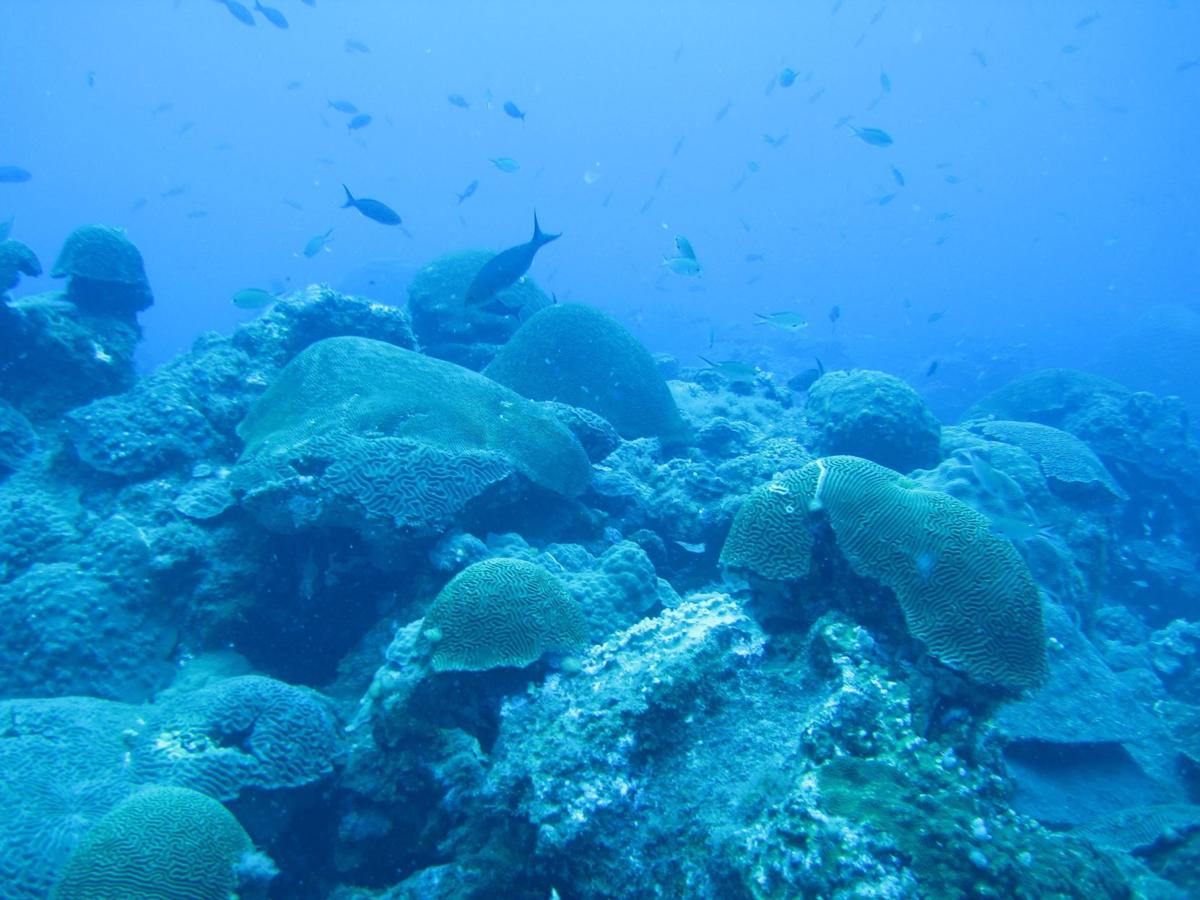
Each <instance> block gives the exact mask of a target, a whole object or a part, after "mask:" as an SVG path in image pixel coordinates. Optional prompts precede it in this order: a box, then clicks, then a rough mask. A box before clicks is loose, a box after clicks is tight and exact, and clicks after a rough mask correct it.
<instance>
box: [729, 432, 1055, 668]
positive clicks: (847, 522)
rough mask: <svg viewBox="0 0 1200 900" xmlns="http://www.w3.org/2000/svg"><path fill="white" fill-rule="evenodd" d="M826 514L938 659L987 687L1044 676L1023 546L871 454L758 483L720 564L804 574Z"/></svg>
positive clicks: (1042, 643)
mask: <svg viewBox="0 0 1200 900" xmlns="http://www.w3.org/2000/svg"><path fill="white" fill-rule="evenodd" d="M821 513H823V514H824V515H825V516H827V517H828V522H829V525H830V526H831V528H832V529H833V533H834V536H835V537H836V539H837V545H838V547H839V549H840V550H841V552H842V554H843V555H844V556H845V557H846V559H847V561H848V562H849V563H850V565H851V567H852V568H853V569H854V571H855V572H857V573H858V574H859V575H862V576H865V577H868V578H871V579H874V580H875V581H878V582H879V583H881V584H883V585H884V586H885V587H887V588H889V589H891V591H892V592H893V593H894V594H895V596H896V599H897V601H898V602H899V604H900V609H901V611H902V612H903V614H904V620H905V623H906V625H907V626H908V630H909V632H910V633H911V634H912V635H913V637H915V638H917V639H918V640H920V641H921V642H922V643H924V644H925V646H926V647H927V648H928V649H929V652H930V653H931V654H932V655H933V656H935V657H936V658H937V659H939V660H941V661H942V662H944V663H946V664H947V665H950V666H952V667H954V668H956V669H959V670H961V671H963V672H965V673H966V674H967V675H968V676H969V677H970V678H972V679H973V680H974V681H976V682H978V683H980V684H984V685H989V686H994V687H998V688H1002V689H1005V690H1011V691H1019V690H1022V689H1024V688H1028V687H1032V686H1035V685H1037V684H1039V683H1041V681H1042V680H1043V678H1044V677H1045V672H1046V637H1045V629H1044V625H1043V622H1042V607H1041V600H1040V598H1039V597H1038V592H1037V586H1036V585H1035V584H1034V582H1033V577H1032V576H1031V575H1030V573H1029V569H1028V567H1027V566H1026V565H1025V563H1024V561H1023V560H1022V559H1021V556H1020V554H1018V553H1017V551H1016V549H1015V548H1014V547H1013V545H1012V544H1011V543H1010V542H1009V541H1006V540H1004V539H1002V538H1000V537H997V536H996V535H995V534H993V533H992V531H991V528H990V524H989V522H988V520H987V518H986V517H984V516H983V515H981V514H980V513H978V512H976V511H975V510H973V509H971V507H969V506H967V505H966V504H965V503H962V502H961V501H959V500H957V499H955V498H954V497H951V496H950V495H949V494H943V493H941V492H938V491H929V490H924V489H921V488H918V487H916V486H915V485H913V483H912V482H909V481H908V480H907V479H905V478H903V477H902V476H900V475H899V474H898V473H896V472H893V471H891V470H890V469H886V468H884V467H883V466H879V465H876V464H875V463H872V462H870V461H869V460H865V459H860V458H858V457H854V456H830V457H824V458H822V459H817V460H814V461H813V462H811V463H809V464H808V465H806V466H805V467H804V468H802V469H800V470H799V471H798V472H794V473H790V474H789V475H787V476H784V478H782V479H779V480H778V481H774V482H771V483H769V484H767V485H763V486H762V487H759V488H757V489H756V490H755V492H754V494H753V495H752V496H751V498H750V499H749V500H747V502H746V503H745V504H744V505H743V507H742V509H741V510H740V511H739V512H738V515H737V517H736V518H735V520H734V523H733V527H732V529H731V531H730V534H729V537H728V539H727V540H726V543H725V546H724V548H723V549H722V552H721V559H722V562H724V563H726V564H728V565H731V566H735V567H738V568H742V569H747V570H749V571H750V572H753V573H755V574H757V575H760V576H762V577H765V578H769V579H772V580H792V579H798V578H803V577H804V576H806V575H807V574H808V564H807V562H806V560H807V557H808V556H809V555H810V554H811V551H812V547H813V537H812V534H813V532H812V528H813V527H814V523H815V521H816V519H815V517H816V516H817V515H818V514H821Z"/></svg>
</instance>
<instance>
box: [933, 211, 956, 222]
mask: <svg viewBox="0 0 1200 900" xmlns="http://www.w3.org/2000/svg"><path fill="white" fill-rule="evenodd" d="M953 218H954V213H952V212H940V213H938V214H937V215H936V216H934V217H933V221H935V222H949V221H950V220H951V219H953Z"/></svg>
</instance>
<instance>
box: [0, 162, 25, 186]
mask: <svg viewBox="0 0 1200 900" xmlns="http://www.w3.org/2000/svg"><path fill="white" fill-rule="evenodd" d="M32 177H33V173H32V172H30V171H29V170H28V169H22V168H21V167H20V166H0V184H21V183H23V182H26V181H28V180H29V179H31V178H32Z"/></svg>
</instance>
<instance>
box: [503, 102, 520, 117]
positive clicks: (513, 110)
mask: <svg viewBox="0 0 1200 900" xmlns="http://www.w3.org/2000/svg"><path fill="white" fill-rule="evenodd" d="M504 113H505V115H507V116H509V117H511V118H513V119H520V120H521V121H522V122H524V121H525V113H523V112H521V108H520V107H519V106H517V104H515V103H513V102H512V101H511V100H505V101H504Z"/></svg>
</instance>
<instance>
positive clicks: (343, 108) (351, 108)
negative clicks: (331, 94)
mask: <svg viewBox="0 0 1200 900" xmlns="http://www.w3.org/2000/svg"><path fill="white" fill-rule="evenodd" d="M325 102H326V104H328V106H329V108H330V109H336V110H337V111H338V112H340V113H346V114H347V115H354V114H355V113H356V112H358V107H357V106H355V105H354V104H353V103H351V102H350V101H349V100H326V101H325Z"/></svg>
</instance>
